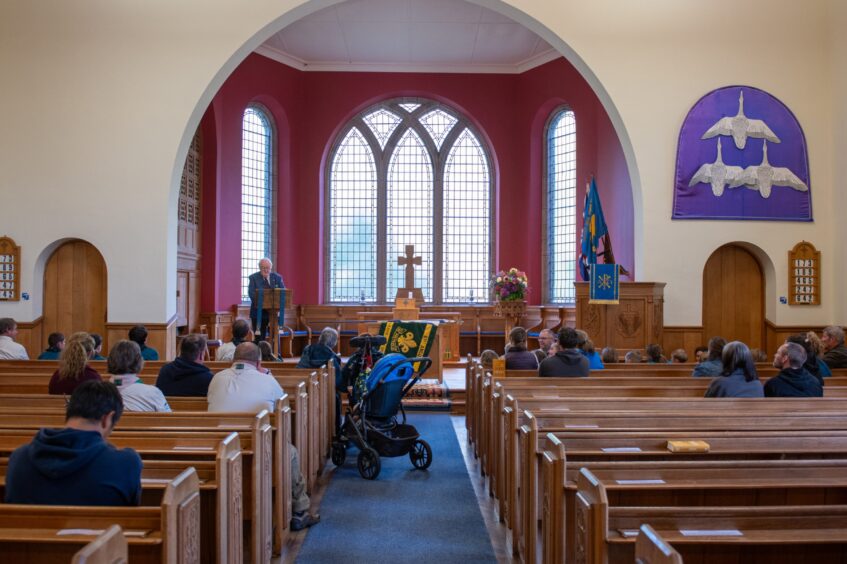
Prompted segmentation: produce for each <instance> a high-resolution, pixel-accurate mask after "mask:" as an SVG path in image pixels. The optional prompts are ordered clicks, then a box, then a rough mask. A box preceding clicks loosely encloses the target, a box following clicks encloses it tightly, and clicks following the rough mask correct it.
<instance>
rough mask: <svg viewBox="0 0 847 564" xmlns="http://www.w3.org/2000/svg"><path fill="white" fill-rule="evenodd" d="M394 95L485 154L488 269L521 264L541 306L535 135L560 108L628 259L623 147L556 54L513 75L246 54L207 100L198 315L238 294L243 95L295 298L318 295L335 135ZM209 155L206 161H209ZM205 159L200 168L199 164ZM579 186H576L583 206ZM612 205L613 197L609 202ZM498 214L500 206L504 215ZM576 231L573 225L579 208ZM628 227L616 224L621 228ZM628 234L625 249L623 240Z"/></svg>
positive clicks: (280, 266)
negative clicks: (270, 172)
mask: <svg viewBox="0 0 847 564" xmlns="http://www.w3.org/2000/svg"><path fill="white" fill-rule="evenodd" d="M398 96H420V97H427V98H432V99H436V100H439V101H441V102H443V103H446V104H448V105H450V106H452V107H454V108H456V109H457V110H459V111H461V112H463V113H464V114H465V115H466V116H467V117H468V118H469V119H470V120H471V121H472V122H473V123H474V125H475V126H476V127H477V129H478V131H480V132H481V134H482V136H483V139H484V141H485V142H486V143H488V146H489V149H490V152H491V155H492V157H493V160H494V163H493V164H494V169H495V178H496V194H497V202H496V204H495V209H496V210H497V216H496V218H495V222H494V224H495V228H496V231H497V238H496V243H495V244H496V251H495V257H496V258H495V264H494V266H495V267H497V268H509V267H511V266H516V267H519V268H523V269H525V270H526V271H527V273H528V275H529V277H530V283H531V285H532V287H533V289H534V291H533V293H532V294H531V295H530V302H531V303H540V301H541V287H542V285H543V283H542V281H541V250H542V245H543V244H544V240H545V239H544V237H543V236H542V233H541V171H542V162H541V160H542V147H543V144H542V137H541V136H542V132H543V128H544V125H545V123H546V119H547V117H548V116H549V113H550V111H551V110H552V109H554V108H555V107H557V106H558V105H559V104H561V103H567V104H568V105H569V106H570V107H571V108H572V109H573V110H574V112H575V113H576V119H577V174H578V178H579V179H580V180H581V181H580V183H579V184H584V182H583V181H582V180H583V179H585V178H587V177H588V176H589V175H590V174H591V173H594V174H596V175H597V181H598V185H599V186H600V192H601V197H602V199H603V203H604V206H607V207H608V209H606V208H605V207H604V209H606V216H607V221H608V223H609V224H610V229H611V232H612V236H613V237H614V243H615V252H616V256H617V258H618V260H619V262H622V263H624V264H627V263H626V262H624V259H626V258H629V263H630V264H631V262H632V261H631V257H632V241H631V239H632V237H631V234H632V197H631V189H630V187H629V180H628V175H627V171H626V165H625V162H624V160H623V152H622V150H621V148H620V143H619V142H618V140H617V136H616V135H615V134H614V130H613V128H612V126H611V123H610V122H609V120H608V117H607V116H606V114H605V112H604V111H603V109H602V107H601V106H600V103H599V101H598V100H597V99H596V97H595V96H594V93H593V92H592V91H591V89H590V88H589V86H588V85H587V83H586V82H585V81H584V80H583V79H582V77H581V76H580V75H579V74H578V73H577V72H576V71H575V70H574V69H573V67H572V66H571V65H570V64H569V63H567V62H566V61H565V60H564V59H559V60H557V61H553V62H551V63H548V64H546V65H542V66H541V67H538V68H536V69H533V70H531V71H528V72H526V73H524V74H521V75H493V74H472V75H464V74H412V73H309V72H300V71H297V70H293V69H291V68H290V67H287V66H285V65H282V64H280V63H277V62H275V61H272V60H270V59H267V58H265V57H262V56H259V55H251V56H250V57H248V58H247V59H246V60H245V61H244V63H242V64H241V65H240V66H239V67H238V69H236V71H235V72H233V74H232V76H230V78H229V79H228V80H227V81H226V83H225V84H224V86H223V87H222V88H221V90H220V92H219V93H218V94H217V95H216V96H215V98H214V100H213V102H212V105H211V107H210V112H212V113H213V116H212V117H209V119H205V118H204V123H206V122H208V123H209V124H214V129H215V131H214V138H215V143H214V145H215V150H216V154H215V155H214V156H212V155H208V152H207V150H204V158H206V159H207V161H206V163H208V161H209V160H212V159H213V160H214V162H215V165H214V174H213V175H211V176H212V177H211V178H210V175H209V174H207V176H206V178H205V179H204V196H205V197H206V201H205V202H204V206H203V214H204V215H203V284H202V292H203V298H202V307H203V309H204V311H212V310H218V311H220V310H226V309H229V308H230V307H231V306H232V304H234V303H236V302H238V301H239V299H240V296H239V289H240V285H239V284H240V282H239V275H240V250H239V249H240V245H239V232H240V228H241V219H240V211H239V210H240V207H239V204H240V174H241V162H240V155H241V117H242V114H243V112H244V109H245V108H246V107H247V105H248V104H249V103H251V102H260V103H262V104H264V105H265V107H267V108H268V109H269V110H270V112H271V114H272V115H273V118H274V119H275V120H276V124H277V133H278V139H279V144H278V147H279V153H278V159H279V161H278V167H279V168H278V170H279V176H278V186H279V202H278V204H279V205H278V209H277V219H278V224H277V239H278V247H277V253H276V255H277V260H276V267H277V270H278V271H279V272H281V273H282V274H283V276H284V278H285V281H286V285H287V286H288V287H290V288H293V289H294V292H295V301H296V302H297V303H321V302H322V301H323V279H324V277H323V264H324V252H325V248H324V246H323V237H322V234H323V229H324V226H323V219H324V213H323V209H324V201H323V190H322V188H321V187H322V185H323V176H324V170H325V167H326V159H327V156H328V152H329V149H330V147H331V145H332V142H333V140H334V137H335V135H336V134H337V133H338V131H339V130H340V128H341V127H343V125H344V124H345V122H346V121H347V120H348V119H349V118H351V117H352V116H354V115H355V114H356V113H357V112H359V111H361V110H363V109H364V108H366V107H367V106H369V105H371V104H373V103H375V102H377V101H380V100H384V99H388V98H393V97H398ZM209 157H211V159H210V158H209ZM208 168H209V166H206V165H204V171H207V169H208ZM583 196H584V186H580V195H579V197H578V201H579V213H580V214H581V213H582V198H583ZM613 200H614V201H613ZM506 210H507V211H506ZM579 217H580V219H578V222H577V228H578V230H580V228H581V215H580V216H579ZM625 230H626V231H625ZM627 240H628V245H627V243H626V241H627Z"/></svg>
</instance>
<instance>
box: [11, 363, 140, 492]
mask: <svg viewBox="0 0 847 564" xmlns="http://www.w3.org/2000/svg"><path fill="white" fill-rule="evenodd" d="M122 413H123V402H122V400H121V394H120V392H119V391H118V389H117V388H116V387H115V385H114V384H112V383H110V382H103V381H98V380H92V381H88V382H83V383H82V384H80V385H79V386H78V387H77V388H76V389H75V390H74V392H73V394H71V397H70V400H69V401H68V405H67V407H66V408H65V427H64V428H62V429H48V428H45V429H41V430H40V431H38V433H37V434H36V435H35V438H33V440H32V442H30V443H29V444H27V445H24V446H22V447H20V448H18V449H16V450H15V451H14V452H13V453H12V455H11V456H10V457H9V465H8V468H7V469H6V494H5V501H6V503H31V504H39V505H112V506H122V505H139V504H140V503H141V457H140V456H138V453H136V452H135V451H134V450H133V449H131V448H125V449H117V448H115V447H114V446H112V445H111V444H109V443H108V442H107V441H106V439H107V438H108V437H109V435H110V434H111V433H112V431H113V430H114V428H115V425H117V423H118V421H119V420H120V418H121V414H122Z"/></svg>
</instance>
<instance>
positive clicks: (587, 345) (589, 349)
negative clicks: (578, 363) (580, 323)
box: [576, 329, 605, 370]
mask: <svg viewBox="0 0 847 564" xmlns="http://www.w3.org/2000/svg"><path fill="white" fill-rule="evenodd" d="M576 334H577V345H576V346H577V348H578V349H579V352H581V353H582V355H583V356H584V357H585V358H587V359H588V367H589V368H590V369H591V370H603V369H604V368H605V366H603V359H601V358H600V355H599V354H598V353H597V351H596V350H594V341H592V340H591V339H589V338H588V333H586V332H585V331H583V330H582V329H577V330H576Z"/></svg>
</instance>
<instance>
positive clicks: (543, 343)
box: [536, 329, 556, 358]
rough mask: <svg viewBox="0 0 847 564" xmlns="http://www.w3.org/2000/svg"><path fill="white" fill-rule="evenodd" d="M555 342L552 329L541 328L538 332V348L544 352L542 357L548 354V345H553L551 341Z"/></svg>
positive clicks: (554, 334)
mask: <svg viewBox="0 0 847 564" xmlns="http://www.w3.org/2000/svg"><path fill="white" fill-rule="evenodd" d="M555 342H556V333H554V332H553V330H552V329H542V330H541V332H540V333H538V348H537V349H536V350H539V351H541V352H543V353H544V357H545V358H546V357H548V356H550V347H552V346H553V343H555Z"/></svg>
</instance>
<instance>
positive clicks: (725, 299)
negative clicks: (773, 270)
mask: <svg viewBox="0 0 847 564" xmlns="http://www.w3.org/2000/svg"><path fill="white" fill-rule="evenodd" d="M703 333H704V337H705V338H706V339H707V340H708V339H710V338H711V337H713V336H715V335H720V336H721V337H723V338H725V339H726V340H727V341H742V342H744V343H746V344H747V345H748V346H749V347H750V348H751V349H752V348H763V347H764V346H765V279H764V275H763V274H762V267H761V265H760V264H759V261H757V260H756V258H755V257H754V256H753V255H752V254H750V252H749V251H747V250H746V249H744V248H743V247H740V246H739V245H733V244H730V245H724V246H723V247H721V248H719V249H718V250H716V251H715V252H714V253H712V256H710V257H709V260H708V261H706V266H705V267H704V268H703Z"/></svg>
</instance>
